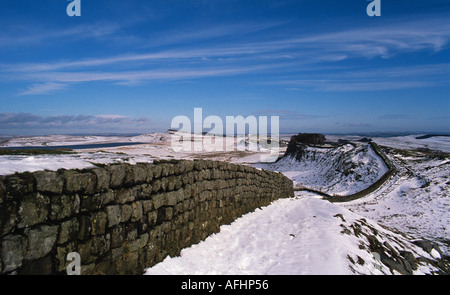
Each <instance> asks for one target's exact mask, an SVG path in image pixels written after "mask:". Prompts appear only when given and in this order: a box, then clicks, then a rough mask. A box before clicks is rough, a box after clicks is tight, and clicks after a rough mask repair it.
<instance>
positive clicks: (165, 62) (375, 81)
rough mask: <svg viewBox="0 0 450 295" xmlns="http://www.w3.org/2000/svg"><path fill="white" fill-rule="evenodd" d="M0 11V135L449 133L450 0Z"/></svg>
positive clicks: (24, 1) (262, 0) (53, 1)
mask: <svg viewBox="0 0 450 295" xmlns="http://www.w3.org/2000/svg"><path fill="white" fill-rule="evenodd" d="M69 3H70V2H69V1H65V0H36V1H28V0H1V1H0V134H16V135H28V134H30V135H31V134H70V133H105V132H110V133H120V132H127V133H128V132H131V133H143V132H153V131H165V130H167V129H168V128H170V123H171V120H172V118H173V117H175V116H177V115H185V116H189V117H192V116H193V113H194V108H195V107H201V108H203V116H204V117H206V116H208V115H217V116H220V117H222V118H223V119H224V120H225V116H227V115H228V116H238V115H242V116H248V115H254V116H263V115H266V116H272V115H277V116H279V117H280V131H281V132H323V133H364V132H450V86H449V85H450V83H449V82H450V21H449V19H450V18H449V17H450V2H449V1H448V0H434V1H423V0H421V1H416V0H408V1H406V0H405V1H403V0H396V1H392V0H381V16H379V17H369V16H368V15H367V14H366V7H367V5H368V4H369V3H370V2H369V1H366V0H346V1H334V0H316V1H311V0H304V1H302V0H296V1H282V0H278V1H274V0H272V1H266V0H252V1H246V0H193V1H189V0H164V1H162V0H146V1H143V0H129V1H119V0H114V1H111V0H109V1H106V0H81V16H80V17H76V16H74V17H69V16H68V15H67V14H66V7H67V5H68V4H69Z"/></svg>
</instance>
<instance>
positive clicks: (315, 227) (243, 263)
mask: <svg viewBox="0 0 450 295" xmlns="http://www.w3.org/2000/svg"><path fill="white" fill-rule="evenodd" d="M338 214H340V215H341V216H342V218H343V219H345V221H344V220H342V218H341V217H340V216H338ZM357 221H360V222H362V221H361V216H360V215H358V214H355V213H352V212H351V211H349V210H347V209H345V208H342V207H340V206H337V205H335V204H332V203H329V202H328V201H325V200H321V199H318V198H316V197H315V196H313V195H311V194H308V193H305V192H302V193H301V194H300V196H299V197H297V198H291V199H280V200H277V201H274V202H273V203H272V204H271V205H269V206H267V207H264V208H262V209H257V210H256V211H254V212H252V213H249V214H246V215H244V216H243V217H241V218H239V219H237V220H235V221H234V222H233V223H231V224H230V225H223V226H221V228H220V232H219V233H217V234H213V235H211V236H209V237H208V238H207V239H206V240H204V241H202V242H200V243H199V244H195V245H193V246H191V247H189V248H185V249H183V250H182V251H181V254H180V256H177V257H166V259H165V260H164V261H163V262H161V263H158V264H156V265H155V266H153V267H151V268H148V269H147V270H146V272H145V274H147V275H161V274H166V275H169V274H170V275H187V274H189V275H200V274H208V275H213V274H215V275H227V274H233V275H275V274H277V275H293V274H296V275H297V274H299V275H327V274H333V275H338V274H343V275H347V274H391V272H390V270H389V269H388V268H387V267H386V266H385V265H383V264H380V262H379V261H378V260H377V258H376V257H375V256H374V255H373V254H371V252H370V250H368V242H367V240H365V239H364V237H363V236H362V235H360V236H359V237H357V236H355V235H351V234H350V235H349V234H345V233H344V232H343V225H346V226H347V227H349V226H350V225H351V224H353V223H355V222H357ZM364 223H367V224H369V225H370V226H371V227H372V228H374V229H376V231H377V232H378V235H377V237H378V239H380V240H381V241H380V242H381V243H383V242H389V244H390V245H392V246H393V247H394V248H395V247H397V246H399V245H400V244H401V247H400V248H401V249H405V248H406V249H408V250H409V251H412V252H414V253H416V254H417V253H418V254H420V255H425V256H428V257H430V256H429V255H428V254H427V253H425V252H423V251H422V250H421V249H419V248H418V247H415V246H414V245H412V244H410V243H409V242H408V241H406V239H405V238H404V237H402V236H400V235H397V234H394V233H392V232H390V231H388V230H385V229H383V228H382V227H380V226H379V225H377V224H376V223H374V222H371V221H368V220H364ZM430 258H431V257H430ZM351 260H353V261H359V263H352V262H351ZM429 271H430V267H429V266H426V267H421V268H419V269H418V270H417V271H416V272H415V274H424V273H429Z"/></svg>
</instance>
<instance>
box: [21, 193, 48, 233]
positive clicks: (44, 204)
mask: <svg viewBox="0 0 450 295" xmlns="http://www.w3.org/2000/svg"><path fill="white" fill-rule="evenodd" d="M49 204H50V199H49V197H47V196H44V195H41V194H40V193H36V194H32V195H26V196H25V197H24V198H23V200H22V202H20V207H19V223H18V224H17V227H19V228H24V227H29V226H32V225H35V224H38V223H41V222H44V221H46V220H47V217H48V213H49V209H50V206H49Z"/></svg>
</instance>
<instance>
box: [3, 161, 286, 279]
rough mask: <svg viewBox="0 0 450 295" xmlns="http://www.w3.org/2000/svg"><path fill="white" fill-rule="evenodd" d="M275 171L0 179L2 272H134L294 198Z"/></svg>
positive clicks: (216, 166)
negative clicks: (75, 261) (74, 266)
mask: <svg viewBox="0 0 450 295" xmlns="http://www.w3.org/2000/svg"><path fill="white" fill-rule="evenodd" d="M293 194H294V193H293V186H292V181H291V180H289V179H288V178H286V177H284V176H283V175H282V174H280V173H276V172H271V171H265V170H258V169H255V168H252V167H248V166H242V165H234V164H230V163H225V162H216V161H204V160H194V161H188V160H171V161H158V162H155V163H152V164H148V163H147V164H145V163H142V164H136V165H129V164H113V165H107V166H103V167H96V168H93V169H87V170H63V169H61V170H58V171H38V172H34V173H21V174H14V175H8V176H4V177H0V235H1V239H0V246H1V249H0V258H1V259H0V273H1V274H58V273H61V274H65V273H66V268H67V266H68V265H69V263H70V260H67V255H68V254H69V253H71V252H77V253H78V254H79V257H80V259H81V274H141V273H143V271H144V270H145V268H147V267H150V266H153V265H155V264H156V263H158V262H160V261H162V260H163V259H164V258H165V257H166V256H167V255H170V256H176V255H178V254H179V253H180V251H181V249H183V248H185V247H188V246H190V245H192V244H195V243H198V242H200V241H201V240H203V239H205V238H206V237H207V236H209V235H210V234H212V233H215V232H218V231H219V227H220V225H222V224H228V223H231V222H232V221H233V220H235V219H236V218H238V217H239V216H241V215H243V214H245V213H248V212H251V211H253V210H254V209H256V208H258V207H260V206H265V205H268V204H269V203H270V202H272V201H273V200H276V199H278V198H286V197H292V196H293Z"/></svg>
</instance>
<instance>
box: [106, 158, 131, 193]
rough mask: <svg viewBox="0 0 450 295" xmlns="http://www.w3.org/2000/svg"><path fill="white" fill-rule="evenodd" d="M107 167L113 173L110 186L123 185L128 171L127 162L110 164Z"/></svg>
mask: <svg viewBox="0 0 450 295" xmlns="http://www.w3.org/2000/svg"><path fill="white" fill-rule="evenodd" d="M106 169H107V170H108V171H109V172H110V173H111V179H110V183H109V187H110V188H117V187H121V186H122V184H123V182H124V179H125V175H126V172H127V171H126V165H125V164H118V165H110V166H107V167H106Z"/></svg>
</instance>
